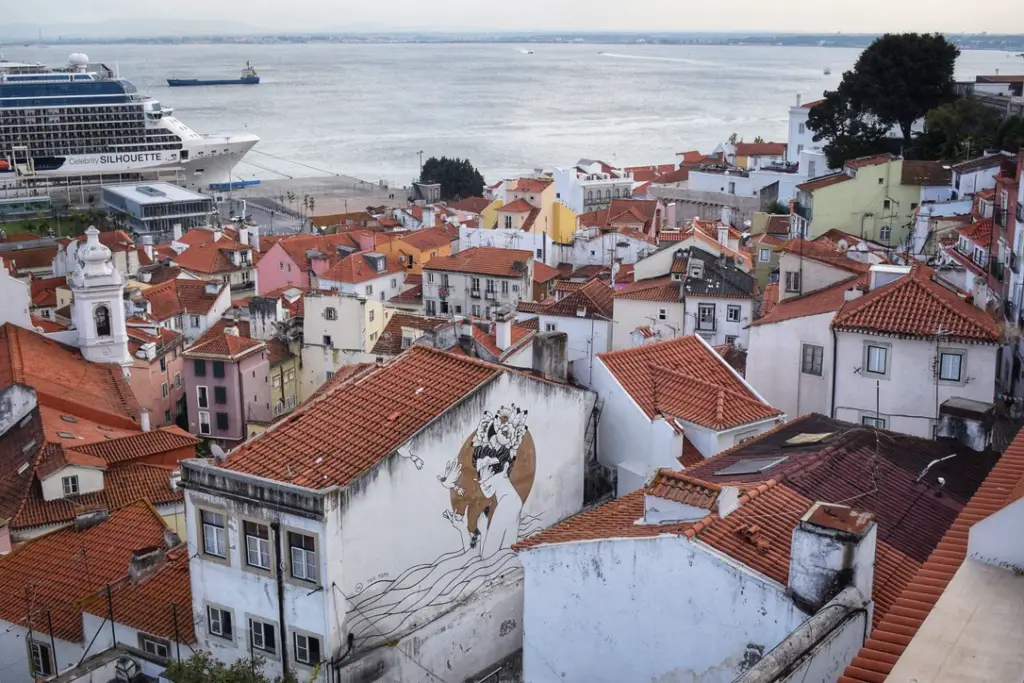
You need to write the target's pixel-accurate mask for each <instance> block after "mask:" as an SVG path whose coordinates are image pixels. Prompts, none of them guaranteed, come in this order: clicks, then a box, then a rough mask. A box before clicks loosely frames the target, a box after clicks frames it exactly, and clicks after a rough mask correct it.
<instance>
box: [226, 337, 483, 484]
mask: <svg viewBox="0 0 1024 683" xmlns="http://www.w3.org/2000/svg"><path fill="white" fill-rule="evenodd" d="M501 372H503V370H502V369H501V368H500V367H498V366H494V365H491V364H489V363H483V362H480V361H475V360H472V359H468V358H463V357H459V356H454V355H452V354H447V353H444V352H441V351H436V350H434V349H428V348H426V347H422V346H414V347H413V348H411V349H409V350H408V351H407V352H405V353H403V354H401V355H400V356H398V358H397V359H395V360H394V361H392V362H391V363H389V364H388V365H386V366H384V367H382V368H379V369H377V370H373V371H371V372H369V373H368V374H366V375H365V376H363V377H360V378H359V379H356V380H354V381H352V382H350V383H347V384H344V385H342V386H341V387H339V388H337V389H336V390H334V391H328V392H326V393H324V394H323V395H321V396H319V397H317V398H316V399H315V400H310V401H308V402H307V403H305V404H303V405H302V406H301V407H300V408H299V409H298V410H297V411H296V412H294V413H292V414H291V415H290V416H289V417H288V418H286V419H285V421H284V422H283V423H281V424H280V425H278V426H277V427H275V428H274V429H272V430H270V431H268V432H267V433H265V434H263V435H261V436H259V437H257V438H255V439H253V440H252V441H249V442H248V443H245V444H243V445H241V446H239V447H238V448H237V449H235V450H234V451H233V452H232V453H231V457H230V458H229V459H228V460H227V461H226V462H225V463H224V465H223V466H224V467H226V468H227V469H230V470H235V471H238V472H245V473H249V474H254V475H257V476H261V477H267V478H270V479H275V480H278V481H285V482H291V483H293V484H296V485H299V486H306V487H310V488H314V489H321V488H327V487H330V486H346V485H347V484H349V483H351V482H353V481H355V480H356V479H357V478H358V477H360V476H361V475H362V473H363V472H365V471H366V470H367V469H369V468H370V467H372V466H374V465H375V464H376V463H378V462H379V461H380V460H382V459H383V458H385V457H387V456H388V455H389V454H390V453H391V452H392V451H393V450H394V449H395V448H396V447H398V446H399V445H400V444H401V443H403V442H404V441H405V440H407V439H408V438H409V437H410V436H412V434H414V433H415V432H416V431H418V430H419V429H422V428H423V427H424V426H426V425H427V424H429V423H430V422H431V421H432V420H433V419H435V418H436V417H438V416H439V415H441V414H442V413H444V412H445V411H446V410H448V408H450V407H451V406H452V404H453V403H454V402H456V401H458V400H459V399H461V398H463V397H464V396H466V395H467V394H469V393H471V392H473V391H474V390H475V389H477V388H478V387H480V386H481V385H482V384H484V383H485V382H488V381H489V380H492V379H494V378H496V377H498V376H499V375H500V374H501ZM339 435H344V438H339Z"/></svg>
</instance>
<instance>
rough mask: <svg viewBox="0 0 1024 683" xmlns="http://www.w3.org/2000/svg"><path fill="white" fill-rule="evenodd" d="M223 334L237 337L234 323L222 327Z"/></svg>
mask: <svg viewBox="0 0 1024 683" xmlns="http://www.w3.org/2000/svg"><path fill="white" fill-rule="evenodd" d="M224 334H226V335H230V336H232V337H237V336H238V328H237V327H236V326H234V325H228V326H227V327H225V328H224Z"/></svg>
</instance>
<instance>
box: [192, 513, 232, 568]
mask: <svg viewBox="0 0 1024 683" xmlns="http://www.w3.org/2000/svg"><path fill="white" fill-rule="evenodd" d="M207 515H211V516H216V517H220V521H221V524H220V525H218V524H216V522H217V520H216V519H211V520H210V521H207V519H209V518H208V517H207ZM199 528H200V531H201V532H202V537H203V538H202V541H203V554H204V555H209V556H210V557H219V558H220V559H222V560H223V559H227V556H228V545H227V535H228V516H227V514H225V513H224V512H219V511H217V510H204V509H203V508H199ZM211 540H212V543H211Z"/></svg>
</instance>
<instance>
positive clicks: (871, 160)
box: [843, 152, 896, 168]
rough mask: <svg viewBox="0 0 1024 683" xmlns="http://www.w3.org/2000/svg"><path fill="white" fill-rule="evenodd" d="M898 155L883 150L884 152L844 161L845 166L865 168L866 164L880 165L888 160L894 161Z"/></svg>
mask: <svg viewBox="0 0 1024 683" xmlns="http://www.w3.org/2000/svg"><path fill="white" fill-rule="evenodd" d="M895 158H896V157H894V156H893V155H891V154H889V153H888V152H883V153H882V154H871V155H869V156H866V157H857V158H856V159H847V160H846V161H845V162H843V168H864V167H866V166H878V165H879V164H884V163H886V162H887V161H893V160H894V159H895Z"/></svg>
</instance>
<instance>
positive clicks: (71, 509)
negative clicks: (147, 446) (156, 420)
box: [11, 445, 184, 529]
mask: <svg viewBox="0 0 1024 683" xmlns="http://www.w3.org/2000/svg"><path fill="white" fill-rule="evenodd" d="M59 448H60V446H52V445H48V446H47V447H46V449H44V450H53V449H59ZM47 457H49V454H47ZM173 471H174V470H173V469H172V468H169V467H162V466H160V465H147V464H145V463H137V462H135V463H128V464H125V465H120V466H117V467H110V468H107V471H106V472H104V474H103V489H102V490H101V491H96V492H94V493H83V494H81V495H77V496H70V497H68V498H58V499H55V500H43V494H42V489H41V487H40V486H39V484H38V483H33V485H32V486H31V487H30V488H29V490H28V495H27V496H26V498H25V503H24V506H23V507H22V508H21V510H20V511H19V512H18V514H17V515H16V516H15V517H14V519H13V520H12V522H11V524H12V526H14V528H16V529H25V528H31V527H36V526H42V525H50V524H63V523H67V522H70V521H72V520H74V518H75V514H76V513H77V512H80V511H81V510H83V509H104V510H115V509H117V508H119V507H122V506H124V505H128V504H130V503H132V502H134V501H137V500H146V501H148V502H150V503H152V504H153V505H171V504H177V503H181V502H182V501H183V500H184V497H183V496H182V492H181V491H180V490H174V489H172V488H171V473H172V472H173Z"/></svg>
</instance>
